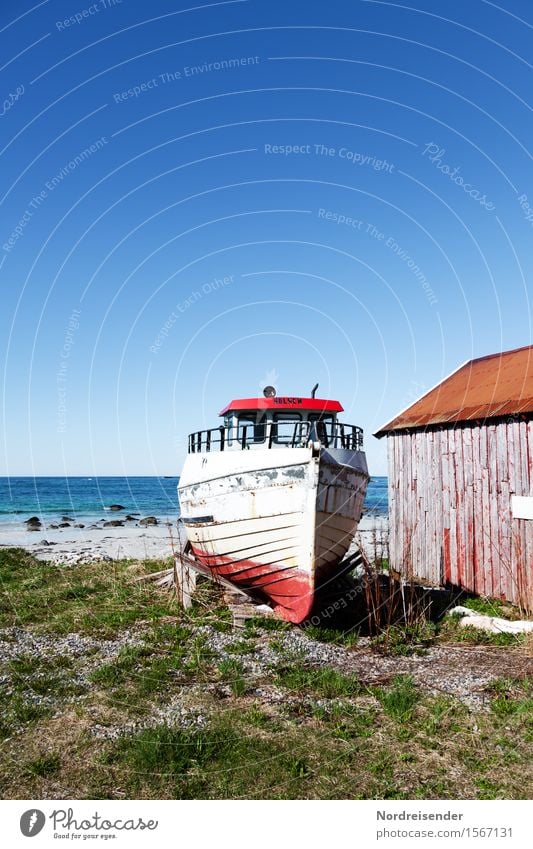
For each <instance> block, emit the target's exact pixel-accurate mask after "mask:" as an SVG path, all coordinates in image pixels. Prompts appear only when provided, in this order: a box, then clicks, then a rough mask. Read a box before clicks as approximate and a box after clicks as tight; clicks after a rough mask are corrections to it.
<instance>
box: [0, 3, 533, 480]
mask: <svg viewBox="0 0 533 849" xmlns="http://www.w3.org/2000/svg"><path fill="white" fill-rule="evenodd" d="M1 11H2V15H1V22H0V38H1V39H2V53H1V56H2V59H1V62H2V67H1V69H0V73H1V79H2V89H1V90H2V99H3V103H2V105H1V107H0V113H1V114H0V155H1V159H0V164H1V170H0V180H1V186H0V191H1V198H0V207H1V218H0V221H1V234H0V243H1V248H0V281H1V293H2V295H1V307H0V364H1V367H2V369H1V371H2V405H3V406H2V425H1V426H0V432H1V434H2V440H1V442H2V444H1V446H0V448H1V450H0V474H2V475H21V474H29V475H31V474H38V475H39V474H52V475H53V474H57V475H63V474H71V475H75V474H91V475H92V474H119V475H120V474H170V475H173V474H177V473H178V472H179V470H180V466H181V463H182V461H183V457H184V450H185V444H186V436H187V433H188V432H189V431H192V430H197V429H200V428H203V427H212V426H215V425H216V424H217V423H218V420H217V414H218V412H219V410H220V409H221V408H222V407H223V406H224V405H225V404H226V403H227V402H228V401H229V400H230V399H231V398H236V397H248V396H253V395H255V394H260V392H261V389H262V387H263V386H264V385H265V384H267V383H274V384H275V385H276V387H277V389H278V392H279V393H280V394H290V395H306V394H308V393H309V391H310V389H311V387H312V386H313V384H314V383H315V382H317V381H318V382H319V383H320V389H319V393H318V394H319V396H321V397H332V398H337V399H338V400H340V401H341V403H342V404H343V405H344V407H345V413H344V414H343V418H344V420H345V421H347V422H350V423H354V424H359V425H361V426H362V427H364V429H365V432H366V449H367V455H368V462H369V468H370V472H371V473H372V474H374V475H379V474H384V473H386V456H385V444H384V443H385V440H383V441H381V442H378V441H377V440H376V439H375V438H374V437H373V436H372V435H371V434H372V432H373V431H374V430H376V429H377V428H378V427H379V426H380V425H381V424H383V423H384V422H386V421H387V420H388V419H389V418H391V417H392V416H393V415H394V414H396V413H397V412H398V411H399V410H400V409H402V408H404V407H405V406H407V405H408V404H409V403H410V402H411V401H414V400H415V399H416V398H417V397H418V396H419V395H421V394H422V393H423V392H424V391H425V390H427V389H429V388H430V387H432V386H433V385H434V384H436V383H438V382H439V381H440V380H441V379H442V378H443V377H444V376H446V375H447V374H448V373H449V372H451V371H453V370H454V369H455V368H456V367H457V366H458V365H460V364H461V363H463V362H464V361H465V360H467V359H470V358H472V357H475V356H481V355H483V354H489V353H494V352H496V351H499V350H505V349H509V348H514V347H519V346H522V345H527V344H529V343H531V341H532V340H531V310H530V303H529V293H530V290H531V279H532V250H531V245H532V236H533V184H532V179H531V178H532V174H533V168H532V162H531V152H530V151H531V126H532V123H531V91H532V90H533V86H532V83H533V75H532V66H531V64H530V63H529V61H528V60H530V59H531V57H532V51H531V44H532V36H533V9H532V6H531V3H530V2H529V0H499V2H497V3H493V2H488V0H469V2H464V0H461V2H458V0H449V2H447V3H445V4H443V3H442V2H436V1H435V0H412V2H411V3H409V4H407V3H406V4H405V5H404V4H401V3H399V2H395V1H394V2H375V1H374V0H364V1H363V0H345V2H336V0H330V2H328V3H310V2H286V0H284V2H278V0H235V1H234V2H220V3H200V2H197V3H192V2H190V3H185V2H174V0H152V2H150V3H139V2H134V0H122V2H119V0H96V2H93V3H90V2H85V0H68V2H67V0H44V2H40V3H37V4H36V5H35V4H33V3H32V2H31V0H16V2H15V0H2V4H1Z"/></svg>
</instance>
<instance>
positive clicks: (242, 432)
mask: <svg viewBox="0 0 533 849" xmlns="http://www.w3.org/2000/svg"><path fill="white" fill-rule="evenodd" d="M315 440H317V441H319V442H320V443H321V444H322V445H324V446H325V447H326V448H344V449H346V450H348V451H362V450H363V430H362V428H360V427H356V426H355V425H350V424H344V423H342V422H330V421H328V422H321V421H312V422H303V421H301V420H299V419H298V420H297V421H296V420H295V421H287V420H285V421H283V422H272V421H269V422H259V423H257V424H252V423H248V424H241V425H238V426H236V427H232V426H231V425H229V426H228V425H220V427H214V428H211V429H210V430H198V431H196V432H195V433H191V434H189V443H188V453H189V454H201V453H205V452H209V451H224V450H227V449H230V448H231V449H232V450H234V449H239V448H240V449H242V450H244V449H248V448H252V447H256V448H265V447H266V448H280V447H283V446H286V447H289V448H304V447H305V446H307V444H308V443H309V442H310V441H315Z"/></svg>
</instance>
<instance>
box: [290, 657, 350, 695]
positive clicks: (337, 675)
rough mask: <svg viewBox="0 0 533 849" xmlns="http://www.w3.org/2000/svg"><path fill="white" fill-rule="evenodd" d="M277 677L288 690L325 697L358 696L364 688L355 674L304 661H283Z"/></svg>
mask: <svg viewBox="0 0 533 849" xmlns="http://www.w3.org/2000/svg"><path fill="white" fill-rule="evenodd" d="M275 678H276V681H277V682H278V683H279V684H281V685H282V686H283V687H285V688H287V689H288V690H292V691H295V692H306V693H312V694H313V695H314V696H317V697H319V698H325V699H334V698H339V697H342V696H356V695H359V694H360V693H361V690H362V688H361V684H360V683H359V680H358V679H357V677H356V676H355V675H344V674H343V673H342V672H339V671H338V670H337V669H334V668H332V667H329V666H324V667H311V666H307V665H306V664H305V663H302V662H299V663H286V662H281V663H280V664H279V665H278V666H277V667H276V669H275Z"/></svg>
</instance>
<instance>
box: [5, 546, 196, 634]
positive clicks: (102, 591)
mask: <svg viewBox="0 0 533 849" xmlns="http://www.w3.org/2000/svg"><path fill="white" fill-rule="evenodd" d="M166 566H168V562H167V561H161V562H159V561H153V562H151V563H145V564H144V565H143V572H145V573H148V572H150V571H156V570H157V569H162V568H164V567H166ZM138 573H139V570H138V567H137V572H135V571H133V572H132V564H131V563H130V562H129V561H113V562H111V563H89V564H80V565H78V566H76V569H75V570H73V569H71V568H65V567H62V566H57V565H55V564H52V563H48V562H43V561H40V560H37V559H36V558H34V557H33V556H32V555H30V554H28V552H26V551H24V550H23V549H19V548H6V549H1V550H0V587H1V595H0V627H2V628H5V627H8V626H12V625H18V626H21V625H22V626H24V625H31V626H35V627H36V628H38V630H39V631H41V632H48V633H51V632H53V633H56V634H66V633H69V632H73V631H76V632H78V633H82V634H97V635H101V636H113V635H114V634H116V633H117V632H118V631H120V630H123V629H124V628H126V627H129V626H131V625H134V624H135V623H137V622H139V621H141V620H143V621H146V620H148V621H157V620H158V619H160V618H163V617H167V616H170V615H175V614H176V613H178V612H179V608H178V606H177V603H176V601H175V599H174V598H173V596H172V594H171V593H168V592H164V591H162V590H160V589H159V588H158V587H156V586H155V585H153V584H152V583H151V582H147V583H144V582H143V583H137V582H134V581H133V580H132V579H133V578H134V577H135V575H136V574H138Z"/></svg>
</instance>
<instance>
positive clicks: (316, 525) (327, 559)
mask: <svg viewBox="0 0 533 849" xmlns="http://www.w3.org/2000/svg"><path fill="white" fill-rule="evenodd" d="M367 483H368V471H367V466H366V460H365V455H364V453H363V452H362V451H356V452H352V451H347V450H343V449H326V448H317V447H314V448H313V446H312V445H310V446H309V447H305V448H289V447H286V448H283V449H278V450H272V449H258V448H254V449H253V450H250V451H231V450H228V451H220V452H212V453H209V452H207V453H203V454H189V455H188V457H187V460H186V462H185V466H184V468H183V472H182V475H181V478H180V483H179V487H178V492H179V499H180V506H181V518H182V522H183V524H184V526H185V528H186V532H187V537H188V540H189V542H190V544H191V547H192V550H193V552H194V555H195V557H196V558H197V559H198V560H200V561H201V562H202V564H203V565H204V566H206V567H208V568H209V569H210V571H211V572H212V573H213V574H214V575H215V576H216V575H218V576H220V577H223V578H225V579H226V580H229V581H232V582H233V583H234V584H236V585H237V586H240V587H243V588H245V589H248V590H253V591H255V592H256V593H258V594H260V595H261V596H262V597H264V598H266V599H267V600H269V601H270V602H271V603H272V605H273V606H274V609H275V610H276V611H277V612H278V613H279V614H280V615H282V616H283V617H284V618H285V619H287V620H289V621H292V622H302V621H303V620H304V619H306V617H307V616H308V615H309V613H310V610H311V608H312V605H313V600H314V595H315V591H316V589H317V588H319V587H320V586H322V585H323V584H324V583H326V582H327V581H329V580H331V579H332V578H333V577H335V575H336V574H337V570H336V567H337V566H338V564H339V563H340V561H341V560H342V558H343V557H344V555H345V554H346V552H347V550H348V548H349V547H350V545H351V542H352V540H353V536H354V534H355V531H356V529H357V525H358V522H359V519H360V516H361V511H362V508H363V502H364V498H365V494H366V487H367Z"/></svg>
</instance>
